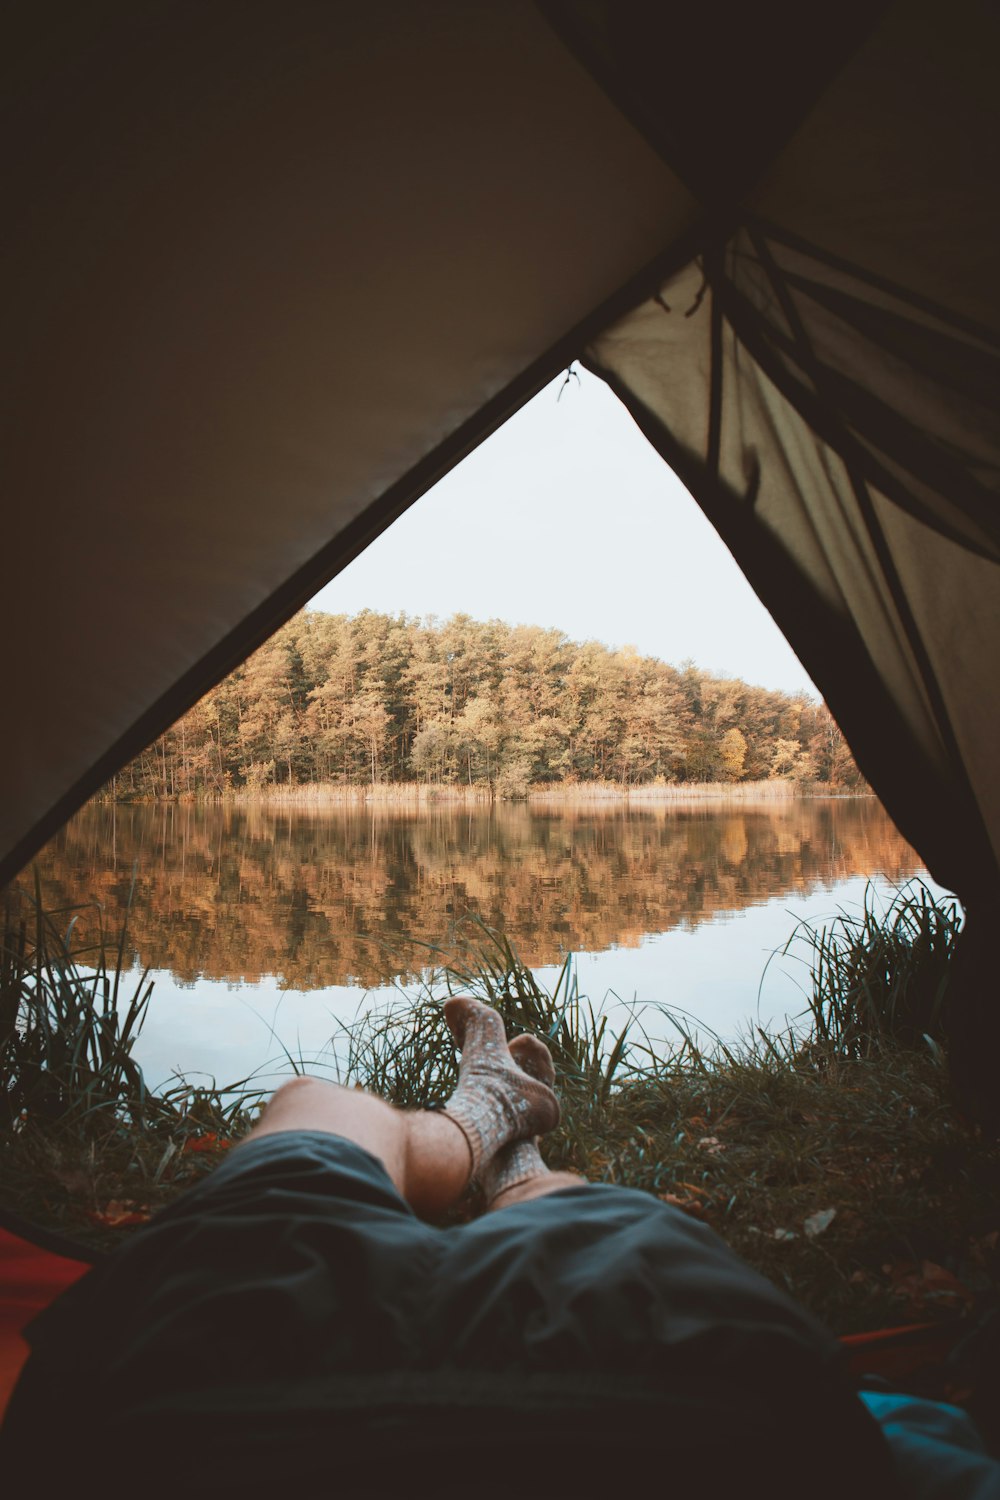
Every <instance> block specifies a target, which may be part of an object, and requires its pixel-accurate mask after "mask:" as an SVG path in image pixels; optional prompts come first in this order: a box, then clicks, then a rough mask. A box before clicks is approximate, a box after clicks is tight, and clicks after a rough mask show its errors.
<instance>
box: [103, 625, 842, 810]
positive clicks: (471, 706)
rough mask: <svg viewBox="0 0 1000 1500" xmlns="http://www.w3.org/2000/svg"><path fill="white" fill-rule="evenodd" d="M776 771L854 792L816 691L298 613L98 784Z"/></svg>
mask: <svg viewBox="0 0 1000 1500" xmlns="http://www.w3.org/2000/svg"><path fill="white" fill-rule="evenodd" d="M768 780H783V781H790V782H795V783H799V784H804V785H814V784H817V783H818V784H822V785H824V786H827V787H830V788H833V789H839V790H854V789H864V783H863V781H862V778H861V776H860V773H859V771H858V769H857V767H856V766H855V764H854V760H853V758H852V756H851V753H850V751H849V750H848V748H847V745H846V743H845V741H844V739H843V736H842V735H841V733H840V731H839V729H838V728H837V726H836V724H835V723H834V721H833V719H832V717H831V715H830V713H829V712H828V710H827V709H826V707H825V706H824V705H823V704H819V703H816V702H814V701H813V700H812V699H810V698H809V697H808V696H805V695H803V696H798V697H793V696H790V695H788V694H785V693H780V692H774V691H771V690H768V689H765V688H761V687H753V686H750V685H749V684H747V683H745V682H741V681H739V680H737V679H734V678H728V677H719V676H713V675H712V674H711V673H708V672H705V671H702V670H701V669H699V668H698V667H697V666H695V665H694V664H693V663H692V662H685V663H683V664H682V665H681V666H679V667H674V666H670V665H668V664H667V663H665V662H662V661H658V660H657V659H656V658H654V657H649V656H641V655H639V653H638V652H637V651H636V650H635V649H634V648H632V647H628V646H625V647H622V648H620V649H617V650H612V649H610V648H609V647H607V646H604V645H601V644H600V643H599V642H596V641H584V642H582V643H577V642H574V641H571V640H569V639H568V638H567V637H566V636H565V635H564V634H563V633H562V632H561V631H558V630H553V629H546V628H543V627H541V626H536V625H508V624H505V623H504V622H503V621H501V620H490V621H488V622H485V623H484V622H480V621H477V620H473V619H471V618H470V617H469V616H468V615H455V616H453V617H452V618H451V619H449V620H447V621H444V622H439V621H437V620H435V619H434V618H431V619H427V620H420V619H413V618H410V617H407V616H406V615H402V614H400V615H387V614H378V613H375V612H373V611H369V610H366V611H363V612H362V613H361V614H358V615H355V616H353V617H349V616H345V615H330V614H323V613H320V612H319V611H313V610H306V611H303V612H302V613H300V614H298V615H296V616H295V618H294V619H292V620H290V621H289V622H288V624H287V625H285V626H284V627H283V628H282V629H281V630H279V631H278V632H277V634H276V635H274V636H272V637H271V639H270V640H269V641H267V642H266V643H265V645H263V646H262V647H261V648H260V649H259V650H258V651H257V652H255V653H254V655H253V656H251V657H249V658H248V660H247V661H246V662H244V663H243V665H242V666H240V667H239V668H237V670H236V671H235V672H233V673H232V674H231V675H230V676H229V677H227V678H226V679H225V680H224V681H223V682H221V683H220V684H219V686H218V687H217V688H215V689H214V690H213V691H212V692H210V693H208V694H207V695H206V696H205V697H204V698H202V699H201V701H200V702H199V703H197V704H196V705H195V707H194V708H192V709H191V710H190V711H189V712H188V713H187V714H185V715H184V716H183V717H182V718H181V719H179V720H178V721H177V722H176V723H175V724H174V725H173V726H172V727H171V728H170V729H169V730H168V731H167V732H166V734H164V735H162V736H161V737H160V738H159V739H158V740H157V741H156V742H155V743H154V744H153V745H151V746H150V747H149V748H148V749H147V750H145V751H143V753H142V754H141V755H139V756H138V757H137V758H136V759H135V760H134V761H132V762H131V764H129V765H128V766H126V767H125V768H124V770H122V771H121V772H119V773H118V775H117V776H116V777H115V778H114V780H113V781H112V782H111V783H110V785H109V787H108V789H107V793H108V794H110V795H112V796H114V797H115V798H117V799H118V800H132V799H143V800H146V799H151V798H182V799H185V798H190V797H208V798H214V797H220V796H225V795H227V794H230V793H235V792H245V793H263V792H265V791H266V789H267V788H269V787H275V786H286V787H294V786H309V785H316V784H324V785H339V786H375V785H379V784H414V783H416V784H423V785H427V786H440V787H446V786H455V787H458V786H464V787H470V788H478V789H481V790H482V791H483V792H484V793H488V794H489V795H490V796H492V797H496V798H500V799H517V798H521V797H524V796H526V795H528V794H529V793H530V792H531V791H532V789H536V788H545V787H553V786H567V787H572V786H575V785H585V784H588V783H595V782H596V783H603V784H614V785H617V786H619V787H621V788H622V789H628V788H632V787H640V786H667V785H672V784H678V783H684V782H691V783H705V782H731V783H736V782H751V781H752V782H757V781H768Z"/></svg>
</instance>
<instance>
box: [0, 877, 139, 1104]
mask: <svg viewBox="0 0 1000 1500" xmlns="http://www.w3.org/2000/svg"><path fill="white" fill-rule="evenodd" d="M84 909H85V908H84V907H83V906H80V907H71V908H68V909H64V910H57V911H45V910H44V909H43V906H42V901H41V895H40V892H39V890H38V885H37V877H36V892H35V900H34V903H33V904H31V905H30V908H29V910H28V912H27V913H25V911H24V907H23V905H22V909H21V911H18V910H17V905H16V904H15V901H14V899H13V898H12V897H11V896H10V895H8V897H7V901H6V905H5V911H4V927H3V946H2V949H0V1069H2V1078H3V1083H4V1093H3V1108H4V1110H5V1113H6V1116H7V1123H10V1124H12V1123H13V1122H14V1121H15V1120H18V1119H20V1118H22V1117H23V1116H25V1115H29V1114H30V1115H31V1117H32V1118H33V1119H44V1120H49V1121H57V1120H64V1119H66V1118H67V1117H69V1116H75V1117H77V1118H84V1117H88V1116H92V1115H93V1114H94V1113H95V1112H98V1111H106V1110H113V1111H124V1112H125V1113H127V1115H128V1116H129V1118H130V1119H131V1121H132V1123H133V1124H140V1123H141V1122H142V1121H143V1120H144V1119H145V1116H146V1113H147V1109H148V1105H149V1094H148V1091H147V1089H146V1085H145V1080H144V1078H143V1075H142V1069H141V1068H140V1067H139V1065H138V1063H137V1062H136V1061H135V1059H134V1058H133V1057H132V1047H133V1045H134V1043H135V1040H136V1037H137V1036H138V1035H139V1032H140V1030H141V1028H142V1022H143V1018H144V1016H145V1013H146V1008H147V1006H148V1004H149V997H150V994H151V992H152V985H151V983H150V982H149V980H148V978H147V975H146V974H142V975H141V976H140V977H139V978H138V980H137V981H136V983H135V985H134V988H133V991H132V994H131V997H130V998H128V999H127V1001H125V1003H124V1004H122V1003H121V1001H122V1000H123V999H124V996H123V994H122V984H123V974H122V961H123V955H124V950H125V940H126V934H125V928H124V926H123V928H122V931H121V933H120V935H119V938H118V942H117V945H116V946H115V947H113V948H109V945H108V943H107V941H106V937H105V933H104V927H103V923H101V922H100V912H99V909H98V938H97V940H96V942H94V943H91V944H88V945H86V946H76V945H74V931H75V928H76V925H77V919H78V917H79V914H80V912H81V911H83V910H84ZM67 918H68V919H69V920H68V922H67V923H66V926H65V928H63V927H62V925H61V922H60V919H62V920H65V919H67Z"/></svg>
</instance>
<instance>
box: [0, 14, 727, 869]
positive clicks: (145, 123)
mask: <svg viewBox="0 0 1000 1500" xmlns="http://www.w3.org/2000/svg"><path fill="white" fill-rule="evenodd" d="M15 17H16V19H17V20H19V22H20V32H19V34H17V35H16V36H8V45H7V48H6V49H5V51H6V61H5V69H6V74H7V76H6V80H5V83H6V87H5V92H4V103H5V115H6V118H5V140H6V141H7V143H8V145H9V146H10V145H13V146H14V147H15V149H14V150H13V151H12V152H11V153H10V154H11V156H12V158H13V159H12V160H11V162H10V163H9V171H8V174H7V178H6V182H7V195H6V207H7V219H8V225H9V226H10V227H11V232H10V233H9V234H8V236H7V238H6V244H5V250H4V258H3V268H4V284H5V286H6V287H8V288H15V289H16V296H14V297H9V298H8V299H7V307H6V313H5V318H4V328H3V335H4V348H5V353H6V360H5V365H6V370H7V384H6V389H5V403H4V409H5V417H4V428H5V438H4V452H5V457H6V463H7V474H6V493H7V494H8V495H10V496H14V497H16V503H15V504H13V505H11V507H10V510H9V513H8V515H7V517H6V524H5V533H4V552H5V557H6V560H7V566H6V568H5V570H4V590H3V608H4V619H5V623H6V628H7V637H8V640H9V639H11V637H12V635H13V634H14V633H15V632H16V633H17V636H18V649H17V650H16V651H10V652H8V653H7V656H6V659H5V682H4V691H5V698H6V702H7V704H8V705H11V706H13V705H16V706H17V707H16V709H14V708H13V707H9V709H8V732H7V733H5V734H4V735H3V736H2V737H0V781H2V784H3V786H4V789H5V797H4V800H3V804H2V806H0V881H2V880H4V879H6V878H8V877H9V876H10V875H12V874H13V873H15V872H16V870H17V868H18V867H19V866H21V865H23V864H24V863H25V862H26V860H27V859H29V858H30V856H31V855H32V853H33V852H34V851H35V850H36V849H37V848H38V847H39V845H40V843H41V842H42V841H43V840H44V838H45V837H46V836H47V835H49V834H51V833H53V832H55V830H56V828H58V826H59V825H60V824H61V822H63V821H64V820H65V819H66V818H67V817H68V816H69V815H70V813H71V812H73V811H74V810H75V808H76V807H77V806H79V805H80V804H81V803H82V802H83V801H84V800H85V799H86V797H87V796H88V795H90V794H91V793H92V792H94V791H96V790H97V789H98V787H99V786H100V785H101V784H102V782H103V781H104V780H106V779H107V778H108V777H109V776H110V775H111V774H112V772H113V771H114V770H115V769H116V768H117V767H118V766H120V765H121V764H123V763H124V762H125V761H126V760H127V759H128V758H129V757H130V756H131V755H134V754H136V753H138V751H139V750H140V749H142V748H143V747H144V745H145V744H147V743H148V742H149V741H150V740H151V739H152V738H154V737H155V735H156V734H158V733H160V732H161V731H162V730H163V729H165V728H166V727H167V726H168V725H169V724H170V723H171V722H172V721H173V720H174V719H175V718H176V717H177V716H178V715H179V714H180V713H181V712H182V711H183V710H184V709H185V708H187V707H189V706H190V705H191V703H192V702H194V701H196V700H197V698H198V697H199V696H201V694H202V693H204V692H206V691H207V690H208V689H209V688H210V687H211V686H212V685H213V684H214V682H215V681H217V680H218V679H219V678H221V677H222V676H223V675H225V673H226V672H227V671H228V670H230V669H231V668H233V667H234V666H236V665H238V663H239V662H240V661H241V660H242V659H243V658H244V657H245V656H246V655H247V654H248V652H249V651H250V650H251V649H253V647H254V646H255V645H257V644H259V643H260V641H261V640H263V639H264V638H265V637H266V636H267V635H269V634H270V633H271V632H272V631H273V630H274V629H276V628H277V626H278V625H280V624H281V623H282V621H283V620H284V619H286V618H287V617H288V616H290V615H291V614H292V613H294V611H295V610H296V609H297V608H299V607H300V606H301V605H302V604H304V603H305V602H306V600H307V599H308V598H309V597H310V596H311V595H312V594H313V593H314V592H315V590H316V589H317V588H318V587H319V586H320V585H321V584H322V583H324V582H326V581H327V580H328V579H329V578H330V577H332V576H333V574H334V573H336V572H337V571H338V570H339V568H341V567H343V566H344V565H345V563H346V562H347V561H349V559H350V557H351V556H352V555H353V554H354V553H355V552H357V551H358V550H359V549H360V548H361V547H362V546H364V545H365V544H366V543H367V542H368V541H370V540H371V539H372V537H373V536H375V535H377V534H378V532H379V531H380V530H382V529H383V528H384V527H385V526H386V525H388V524H389V523H390V522H391V521H392V520H393V519H394V517H395V516H396V515H398V514H399V512H400V511H401V510H402V509H403V508H405V506H406V505H408V504H409V503H410V502H411V501H412V500H413V499H415V498H416V497H417V496H418V495H419V494H420V493H422V491H423V490H424V489H426V488H427V487H428V486H429V485H430V484H431V483H433V482H434V480H435V479H437V478H438V477H440V475H441V474H442V473H443V472H444V471H445V470H447V469H448V468H449V467H450V466H451V465H453V464H454V463H455V462H457V461H458V459H459V458H461V457H462V456H463V454H464V453H465V452H466V451H467V450H468V449H469V448H470V447H471V446H473V445H474V444H475V443H476V442H478V441H479V440H480V439H481V438H482V437H483V436H485V435H486V434H487V433H488V432H489V431H490V430H491V428H492V427H493V426H495V425H497V424H498V423H499V422H501V421H502V420H504V419H505V418H506V417H507V416H508V415H509V414H510V413H511V412H512V411H513V410H515V409H516V407H517V406H518V405H520V404H521V402H523V401H524V400H525V399H527V397H528V396H530V395H532V394H534V392H535V391H536V390H537V389H538V388H540V386H541V385H542V384H544V383H545V381H546V380H548V379H550V378H551V377H552V375H553V374H554V373H556V372H557V371H558V369H559V368H561V367H563V366H564V365H565V364H566V363H567V362H568V360H569V359H570V358H571V357H572V356H573V355H574V354H576V353H577V352H578V350H579V348H580V347H581V343H582V336H581V333H580V332H579V331H578V329H579V325H581V323H584V322H587V323H588V326H594V327H596V326H598V325H599V323H600V322H602V321H607V319H608V317H609V316H610V315H611V314H610V311H606V310H604V309H605V303H606V302H607V299H610V298H615V297H617V296H619V294H620V293H621V291H622V289H623V288H624V287H626V286H627V285H628V283H629V282H630V281H631V279H632V278H633V277H634V276H636V275H637V274H638V273H640V272H641V271H642V270H643V268H644V267H645V266H646V265H647V264H648V263H649V262H651V261H653V260H655V259H657V258H658V257H660V256H661V255H662V254H663V253H665V251H666V252H672V251H673V249H674V247H675V245H676V242H677V240H678V238H679V237H680V238H683V236H684V234H685V233H686V231H688V230H689V229H690V227H691V226H692V224H693V222H694V220H695V218H696V217H697V211H698V206H697V204H696V203H695V201H694V200H693V198H692V196H691V194H690V193H689V192H688V191H687V190H686V189H685V188H684V187H683V185H682V184H681V183H680V182H679V180H678V179H677V177H676V175H675V174H674V172H673V171H672V170H671V169H670V167H669V166H668V165H667V164H666V163H664V162H663V160H662V159H661V158H660V157H659V156H658V155H657V154H656V153H655V152H654V150H653V149H652V147H651V146H649V145H648V144H647V143H646V142H645V141H644V140H643V139H642V137H641V136H640V135H639V134H638V132H636V131H635V130H634V129H633V127H632V126H631V125H630V124H629V123H628V122H627V121H625V120H624V119H623V118H622V117H621V115H620V114H619V112H618V111H617V110H616V109H615V108H614V106H613V105H612V104H611V102H610V101H609V100H608V99H607V97H606V96H605V95H604V93H603V92H602V91H601V89H600V88H599V87H598V86H597V84H596V83H595V82H594V81H593V79H592V78H591V77H590V76H589V75H588V74H587V73H586V72H585V70H584V69H583V68H582V67H581V66H580V64H579V63H578V62H577V61H576V60H575V58H573V57H572V56H571V54H570V53H569V52H568V51H567V50H566V48H565V47H564V46H563V44H562V43H561V42H560V41H559V39H558V38H557V37H556V36H555V34H554V32H553V31H552V30H551V28H550V26H549V24H548V23H547V22H546V20H545V19H544V17H543V16H542V15H541V13H540V12H539V11H538V10H537V9H536V8H535V6H534V5H532V4H531V3H529V0H505V3H504V4H503V5H481V6H480V5H474V6H470V5H468V4H466V3H464V0H434V3H433V4H431V5H426V6H414V5H412V4H409V3H406V0H368V3H366V4H365V5H362V6H358V5H348V4H344V3H339V4H336V5H315V4H312V3H310V0H291V3H289V4H287V5H282V6H280V7H276V6H274V5H266V4H264V5H261V4H253V3H251V4H245V3H240V4H236V3H229V0H222V3H219V4H213V5H211V6H183V5H176V4H171V3H168V0H150V3H146V4H143V5H139V6H136V5H135V4H132V3H129V0H105V3H103V4H102V5H100V6H98V7H96V8H95V7H92V6H82V7H81V6H79V5H76V4H65V5H62V6H60V5H58V4H57V5H55V6H35V5H31V4H24V5H22V6H21V7H19V8H17V7H15ZM595 205H600V208H599V211H595ZM617 305H621V306H623V305H624V304H617ZM595 318H596V319H597V323H595V322H594V319H595Z"/></svg>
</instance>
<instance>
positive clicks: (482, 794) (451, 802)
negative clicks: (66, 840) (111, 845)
mask: <svg viewBox="0 0 1000 1500" xmlns="http://www.w3.org/2000/svg"><path fill="white" fill-rule="evenodd" d="M873 796H874V793H873V792H872V791H871V790H869V789H867V788H865V789H864V790H862V789H860V788H859V789H846V788H844V787H837V786H832V785H831V784H830V783H828V782H804V783H798V782H792V781H778V780H775V781H747V782H726V781H707V782H676V783H670V784H668V785H666V786H621V785H620V784H618V783H615V782H589V783H588V782H573V783H566V782H560V783H553V784H549V785H541V786H536V787H529V788H528V789H527V791H526V792H525V793H524V794H523V795H521V796H516V797H504V796H500V795H497V793H495V792H493V791H491V789H490V788H489V787H486V786H471V787H470V786H436V785H428V784H426V783H422V782H421V783H418V782H393V783H387V784H381V785H380V784H376V785H375V786H370V785H369V786H345V785H342V784H339V783H337V782H307V783H302V784H296V785H294V786H287V785H281V786H268V787H255V788H243V787H241V788H236V789H232V790H229V791H225V792H213V793H201V792H190V793H184V792H181V793H179V794H178V795H176V796H172V797H135V798H132V797H127V798H126V797H113V796H106V797H102V798H100V799H99V800H101V801H102V802H104V803H106V804H120V805H121V806H139V805H144V806H159V805H161V804H177V803H180V804H187V805H192V804H204V805H208V806H212V807H243V806H255V807H268V806H273V807H295V806H309V807H313V806H328V807H337V806H341V807H360V806H383V807H398V806H402V807H442V806H446V807H447V806H452V807H480V806H482V807H489V806H492V805H494V804H496V803H502V804H503V805H504V806H507V807H514V806H518V805H520V806H527V807H546V806H572V805H574V804H575V805H579V804H582V803H603V804H605V805H607V804H620V805H622V806H629V805H635V804H642V805H653V806H658V805H665V804H670V803H677V804H684V803H705V802H723V803H732V802H746V803H751V802H752V803H787V802H793V801H798V800H805V799H809V798H824V799H829V798H837V799H838V800H842V799H845V798H847V799H855V798H859V797H865V798H870V797H873Z"/></svg>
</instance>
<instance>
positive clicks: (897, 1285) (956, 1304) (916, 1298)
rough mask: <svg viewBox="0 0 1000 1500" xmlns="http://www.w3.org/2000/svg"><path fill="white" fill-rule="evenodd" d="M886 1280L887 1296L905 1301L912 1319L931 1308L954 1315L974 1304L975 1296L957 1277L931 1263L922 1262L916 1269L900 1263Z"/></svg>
mask: <svg viewBox="0 0 1000 1500" xmlns="http://www.w3.org/2000/svg"><path fill="white" fill-rule="evenodd" d="M889 1279H890V1281H891V1282H892V1286H891V1287H890V1289H889V1295H890V1296H892V1297H899V1298H900V1299H901V1300H905V1302H906V1303H907V1306H908V1308H909V1310H910V1311H911V1312H912V1313H913V1314H914V1315H920V1314H922V1313H924V1312H926V1311H928V1309H929V1308H934V1307H944V1308H948V1309H949V1310H953V1311H955V1312H957V1311H959V1310H960V1309H961V1308H962V1307H971V1306H973V1305H974V1303H975V1300H976V1296H975V1293H974V1292H973V1291H971V1290H970V1289H969V1287H967V1286H965V1285H964V1283H962V1282H961V1281H959V1279H958V1277H957V1276H953V1275H952V1273H951V1272H950V1271H947V1270H945V1268H944V1266H939V1265H937V1264H935V1262H934V1261H932V1260H922V1261H921V1262H920V1264H919V1266H917V1265H914V1264H913V1262H912V1261H901V1262H899V1263H898V1264H896V1265H894V1266H891V1267H890V1269H889Z"/></svg>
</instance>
